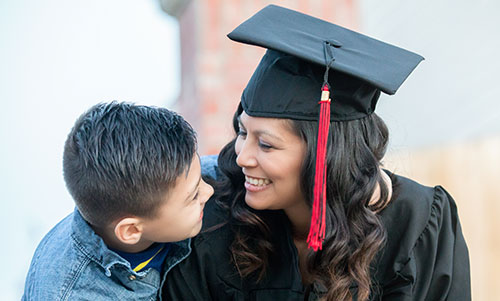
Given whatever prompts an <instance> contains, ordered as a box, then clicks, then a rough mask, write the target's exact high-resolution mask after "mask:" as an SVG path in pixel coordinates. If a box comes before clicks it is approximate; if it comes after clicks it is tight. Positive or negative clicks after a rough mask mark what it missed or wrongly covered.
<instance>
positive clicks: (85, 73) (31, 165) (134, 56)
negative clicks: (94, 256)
mask: <svg viewBox="0 0 500 301" xmlns="http://www.w3.org/2000/svg"><path fill="white" fill-rule="evenodd" d="M178 39H179V37H178V25H177V22H176V20H175V19H173V18H171V17H169V16H168V15H166V14H165V13H164V12H162V11H161V9H160V7H159V4H158V2H157V1H155V0H149V1H144V0H142V1H137V0H121V1H120V0H106V1H99V0H87V1H74V0H40V1H29V0H2V1H0V102H1V108H0V141H1V142H0V145H1V148H0V191H1V196H0V220H1V221H2V230H3V233H4V235H3V237H4V238H3V239H2V241H3V243H2V247H1V248H0V252H1V253H0V258H2V273H1V274H0V299H1V300H19V299H20V297H21V294H22V290H23V286H24V278H25V276H26V272H27V269H28V266H29V263H30V260H31V256H32V254H33V252H34V249H35V247H36V245H37V244H38V242H39V241H40V239H41V238H42V237H43V235H44V234H45V233H46V232H47V231H48V230H49V229H50V228H51V227H52V226H54V225H55V224H56V222H57V221H58V220H60V219H61V218H62V217H64V216H65V215H67V214H68V213H69V212H71V211H72V208H73V202H72V200H71V198H70V196H69V194H68V193H67V192H66V189H65V186H64V182H63V178H62V164H61V158H62V150H63V144H64V140H65V138H66V135H67V133H68V132H69V130H70V128H71V126H72V124H73V122H74V121H75V119H76V118H77V117H78V116H79V115H80V114H81V113H82V112H83V111H84V110H86V109H87V108H89V107H90V106H92V105H93V104H95V103H97V102H103V101H110V100H114V99H116V100H120V101H133V102H137V103H142V104H150V105H158V106H165V105H167V106H168V105H169V104H170V103H172V101H173V100H174V99H175V98H176V96H177V94H178V91H179V76H178V73H179V72H180V71H179V70H180V66H179V49H178V48H179V45H178Z"/></svg>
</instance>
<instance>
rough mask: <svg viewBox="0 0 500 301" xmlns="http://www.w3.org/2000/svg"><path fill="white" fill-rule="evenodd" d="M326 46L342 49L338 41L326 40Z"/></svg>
mask: <svg viewBox="0 0 500 301" xmlns="http://www.w3.org/2000/svg"><path fill="white" fill-rule="evenodd" d="M326 42H327V43H328V44H330V45H332V46H333V47H337V48H340V47H342V43H340V42H339V41H337V40H328V41H326Z"/></svg>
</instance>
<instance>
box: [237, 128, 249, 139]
mask: <svg viewBox="0 0 500 301" xmlns="http://www.w3.org/2000/svg"><path fill="white" fill-rule="evenodd" d="M246 135H247V132H245V131H243V130H241V129H240V130H239V131H238V136H243V137H244V136H246Z"/></svg>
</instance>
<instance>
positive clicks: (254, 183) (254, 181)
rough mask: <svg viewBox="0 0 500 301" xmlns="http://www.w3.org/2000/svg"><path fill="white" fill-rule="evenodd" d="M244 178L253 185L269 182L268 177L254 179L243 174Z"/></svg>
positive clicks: (262, 184) (263, 184) (267, 183)
mask: <svg viewBox="0 0 500 301" xmlns="http://www.w3.org/2000/svg"><path fill="white" fill-rule="evenodd" d="M245 180H246V181H247V182H248V183H250V184H252V185H254V186H265V185H269V184H270V183H271V181H270V180H269V179H255V178H250V177H248V176H245Z"/></svg>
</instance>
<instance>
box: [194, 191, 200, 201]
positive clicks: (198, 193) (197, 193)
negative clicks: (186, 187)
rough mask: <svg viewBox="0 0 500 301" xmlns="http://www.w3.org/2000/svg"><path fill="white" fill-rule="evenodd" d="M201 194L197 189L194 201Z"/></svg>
mask: <svg viewBox="0 0 500 301" xmlns="http://www.w3.org/2000/svg"><path fill="white" fill-rule="evenodd" d="M199 195H200V192H199V191H197V192H196V194H195V195H194V198H193V201H196V200H197V199H198V196H199Z"/></svg>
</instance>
